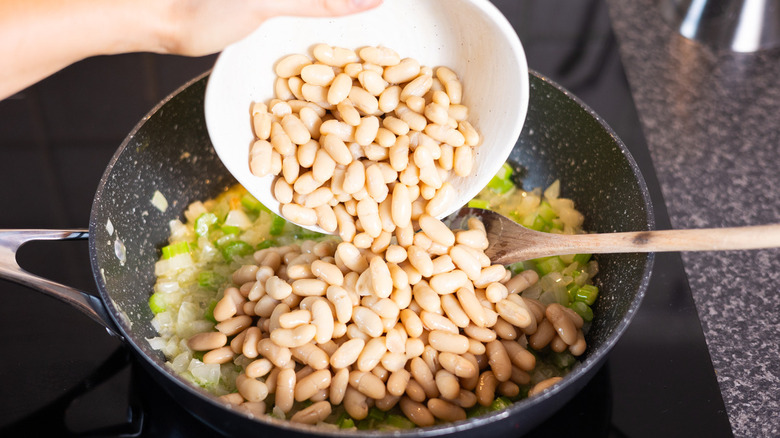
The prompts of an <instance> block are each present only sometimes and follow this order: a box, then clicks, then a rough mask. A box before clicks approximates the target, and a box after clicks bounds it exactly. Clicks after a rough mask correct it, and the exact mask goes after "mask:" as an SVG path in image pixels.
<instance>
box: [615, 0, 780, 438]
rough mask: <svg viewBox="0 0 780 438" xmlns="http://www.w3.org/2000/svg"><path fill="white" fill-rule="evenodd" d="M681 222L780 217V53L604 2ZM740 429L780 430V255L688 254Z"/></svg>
mask: <svg viewBox="0 0 780 438" xmlns="http://www.w3.org/2000/svg"><path fill="white" fill-rule="evenodd" d="M608 5H609V9H610V15H611V19H612V23H613V27H614V30H615V33H616V36H617V40H618V43H619V47H620V54H621V57H622V60H623V63H624V66H625V69H626V73H627V76H628V80H629V83H630V85H631V90H632V94H633V96H634V100H635V103H636V106H637V110H638V113H639V117H640V121H641V123H642V128H643V129H644V134H645V137H646V139H647V143H648V146H649V148H650V153H651V156H652V158H653V163H654V165H655V168H656V171H657V174H658V179H659V181H660V183H661V188H662V191H663V195H664V199H665V201H666V204H667V207H668V209H669V215H670V217H671V222H672V226H673V227H674V228H700V227H726V226H741V225H760V224H769V223H776V222H780V172H778V169H780V156H779V155H778V152H779V150H778V149H779V146H780V49H773V50H766V51H761V52H757V53H751V54H740V53H734V52H729V51H727V50H716V49H713V48H710V47H707V46H704V45H702V44H700V43H696V42H693V41H690V40H687V39H686V38H684V37H682V36H681V35H679V34H678V33H677V32H676V31H675V30H674V28H673V27H672V26H671V24H669V23H667V22H666V21H665V20H664V19H663V18H662V16H661V13H660V9H659V2H657V1H655V0H631V1H626V0H608ZM683 263H684V266H685V271H686V273H687V275H688V278H689V281H690V286H691V289H692V291H693V297H694V300H695V302H696V306H697V309H698V312H699V316H700V318H701V323H702V326H703V329H704V335H705V337H706V340H707V345H708V347H709V351H710V355H711V356H712V361H713V364H714V367H715V372H716V373H717V377H718V383H719V385H720V388H721V392H722V394H723V399H724V402H725V404H726V409H727V411H728V415H729V419H730V421H731V425H732V428H733V431H734V434H735V436H746V437H759V436H761V437H769V436H778V435H780V415H777V414H778V412H780V360H778V359H779V358H780V323H779V322H778V319H780V294H779V293H778V292H780V286H778V285H779V284H780V251H778V250H774V249H773V250H757V251H730V252H720V253H692V252H691V253H685V254H683Z"/></svg>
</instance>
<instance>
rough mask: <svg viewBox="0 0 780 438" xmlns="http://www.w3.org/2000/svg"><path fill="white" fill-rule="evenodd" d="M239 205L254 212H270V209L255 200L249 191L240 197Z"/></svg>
mask: <svg viewBox="0 0 780 438" xmlns="http://www.w3.org/2000/svg"><path fill="white" fill-rule="evenodd" d="M241 205H242V206H243V207H244V208H245V209H247V210H249V211H253V212H255V213H260V212H261V211H265V212H268V213H270V212H271V210H269V209H268V208H267V207H266V206H265V205H263V204H262V203H261V202H260V201H258V200H257V198H255V197H254V196H252V195H251V194H250V193H245V194H244V195H243V196H242V197H241Z"/></svg>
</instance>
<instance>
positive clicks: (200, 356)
mask: <svg viewBox="0 0 780 438" xmlns="http://www.w3.org/2000/svg"><path fill="white" fill-rule="evenodd" d="M206 353H207V352H206V351H193V352H192V358H193V359H197V360H199V361H201V362H203V356H204V355H205V354H206Z"/></svg>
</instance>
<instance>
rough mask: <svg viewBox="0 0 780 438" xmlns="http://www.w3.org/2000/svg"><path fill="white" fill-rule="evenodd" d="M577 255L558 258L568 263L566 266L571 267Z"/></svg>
mask: <svg viewBox="0 0 780 438" xmlns="http://www.w3.org/2000/svg"><path fill="white" fill-rule="evenodd" d="M575 255H576V254H565V255H562V256H558V257H560V258H561V260H563V263H566V265H570V264H572V263H574V256H575Z"/></svg>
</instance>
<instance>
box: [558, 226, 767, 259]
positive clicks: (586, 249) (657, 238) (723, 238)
mask: <svg viewBox="0 0 780 438" xmlns="http://www.w3.org/2000/svg"><path fill="white" fill-rule="evenodd" d="M558 240H559V243H560V244H561V245H565V246H571V248H568V250H569V251H568V253H569V254H571V250H575V249H576V252H577V253H618V252H663V251H723V250H735V249H757V248H774V247H780V224H775V225H757V226H751V227H734V228H701V229H692V230H660V231H636V232H627V233H604V234H578V235H575V236H565V238H562V239H558ZM561 249H564V248H561Z"/></svg>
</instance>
